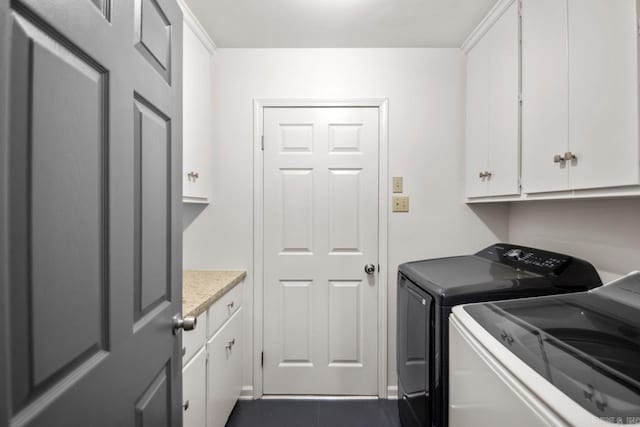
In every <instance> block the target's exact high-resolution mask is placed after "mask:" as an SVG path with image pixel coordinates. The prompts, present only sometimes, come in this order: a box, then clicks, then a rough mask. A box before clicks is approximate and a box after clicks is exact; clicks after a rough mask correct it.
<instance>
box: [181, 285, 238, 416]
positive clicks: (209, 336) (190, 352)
mask: <svg viewBox="0 0 640 427" xmlns="http://www.w3.org/2000/svg"><path fill="white" fill-rule="evenodd" d="M241 298H242V283H240V284H238V285H236V286H235V287H234V288H233V289H231V290H230V291H229V292H228V293H227V294H226V295H224V296H223V297H222V298H220V299H219V300H218V301H216V302H215V303H213V305H211V307H209V308H208V310H207V311H206V312H204V313H202V314H200V315H199V316H198V322H197V326H196V328H195V329H194V330H193V331H188V332H183V334H184V335H183V338H182V342H183V366H184V367H183V369H182V395H183V400H182V404H183V425H184V427H224V425H225V423H226V422H227V419H228V418H229V415H230V414H231V411H232V410H233V407H234V405H235V404H236V401H237V400H238V398H239V397H240V391H241V390H242V346H243V343H242V341H243V339H242V305H241V304H242V301H241Z"/></svg>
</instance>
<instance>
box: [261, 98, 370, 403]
mask: <svg viewBox="0 0 640 427" xmlns="http://www.w3.org/2000/svg"><path fill="white" fill-rule="evenodd" d="M378 114H379V113H378V109H377V108H266V109H265V112H264V138H265V140H264V142H265V151H264V212H265V214H264V228H265V235H264V271H265V273H264V274H265V277H264V283H265V285H264V286H265V290H264V292H265V298H264V304H265V307H264V393H265V394H344V395H347V394H358V395H375V394H377V300H378V283H377V273H375V274H374V275H367V274H366V273H365V272H364V266H365V265H366V264H374V265H376V264H377V263H378V138H379V125H378V120H379V119H378Z"/></svg>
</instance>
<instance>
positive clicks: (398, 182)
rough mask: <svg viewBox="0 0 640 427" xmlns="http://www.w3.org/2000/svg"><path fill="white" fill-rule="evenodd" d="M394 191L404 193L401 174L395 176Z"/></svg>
mask: <svg viewBox="0 0 640 427" xmlns="http://www.w3.org/2000/svg"><path fill="white" fill-rule="evenodd" d="M393 192H394V193H402V177H401V176H394V177H393Z"/></svg>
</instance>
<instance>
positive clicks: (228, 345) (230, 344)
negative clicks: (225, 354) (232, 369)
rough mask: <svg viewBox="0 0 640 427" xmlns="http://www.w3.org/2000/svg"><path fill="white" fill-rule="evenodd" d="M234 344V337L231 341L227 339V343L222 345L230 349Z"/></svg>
mask: <svg viewBox="0 0 640 427" xmlns="http://www.w3.org/2000/svg"><path fill="white" fill-rule="evenodd" d="M234 345H236V339H235V338H234V339H232V340H231V341H229V342H228V343H227V345H225V346H224V348H226V349H227V350H231V348H232V347H233V346H234Z"/></svg>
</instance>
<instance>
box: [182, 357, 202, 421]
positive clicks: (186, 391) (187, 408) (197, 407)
mask: <svg viewBox="0 0 640 427" xmlns="http://www.w3.org/2000/svg"><path fill="white" fill-rule="evenodd" d="M206 396H207V352H206V351H205V349H204V347H202V348H201V350H200V352H199V353H198V354H197V355H196V356H195V357H194V358H193V359H192V360H191V362H189V363H188V364H187V366H185V367H184V369H183V371H182V402H183V405H182V408H183V413H182V414H183V415H182V422H183V425H184V427H205V425H206V421H207V418H206V401H207V397H206Z"/></svg>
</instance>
